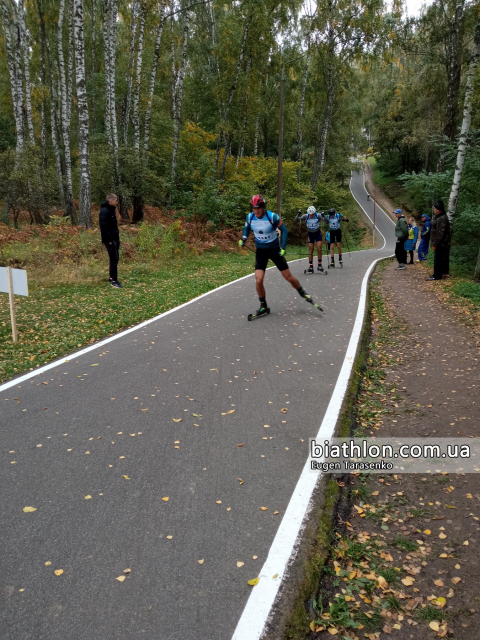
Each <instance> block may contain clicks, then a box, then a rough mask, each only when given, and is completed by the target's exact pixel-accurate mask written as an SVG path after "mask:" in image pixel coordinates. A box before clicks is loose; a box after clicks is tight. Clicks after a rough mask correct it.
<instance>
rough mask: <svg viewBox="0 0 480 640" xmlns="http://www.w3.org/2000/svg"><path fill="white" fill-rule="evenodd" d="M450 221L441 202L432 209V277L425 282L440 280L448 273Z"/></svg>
mask: <svg viewBox="0 0 480 640" xmlns="http://www.w3.org/2000/svg"><path fill="white" fill-rule="evenodd" d="M450 235H451V234H450V221H449V220H448V216H447V214H446V212H445V207H444V205H443V202H442V201H439V202H437V203H436V204H435V205H434V207H433V220H432V232H431V242H430V243H431V246H432V249H433V251H435V257H434V261H433V276H430V278H427V280H441V279H442V278H443V276H444V275H446V274H447V273H448V262H449V257H450V255H449V254H450Z"/></svg>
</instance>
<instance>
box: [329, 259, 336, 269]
mask: <svg viewBox="0 0 480 640" xmlns="http://www.w3.org/2000/svg"><path fill="white" fill-rule="evenodd" d="M328 268H329V269H335V260H332V261H331V262H330V263H329V265H328Z"/></svg>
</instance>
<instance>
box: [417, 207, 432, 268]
mask: <svg viewBox="0 0 480 640" xmlns="http://www.w3.org/2000/svg"><path fill="white" fill-rule="evenodd" d="M422 222H423V228H422V233H421V234H420V244H419V245H418V260H419V262H425V261H426V259H427V254H428V245H429V244H430V232H431V229H432V223H431V220H430V216H427V214H426V213H424V214H423V216H422Z"/></svg>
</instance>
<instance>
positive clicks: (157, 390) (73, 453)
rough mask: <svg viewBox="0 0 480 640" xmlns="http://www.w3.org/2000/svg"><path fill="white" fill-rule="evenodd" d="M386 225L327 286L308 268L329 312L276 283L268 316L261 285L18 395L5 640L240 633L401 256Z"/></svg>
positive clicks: (6, 422)
mask: <svg viewBox="0 0 480 640" xmlns="http://www.w3.org/2000/svg"><path fill="white" fill-rule="evenodd" d="M351 187H352V192H353V193H354V196H355V197H356V199H357V200H358V201H359V202H360V203H361V204H362V206H364V208H365V209H366V211H367V213H368V214H370V209H369V205H371V203H367V202H366V195H365V190H364V188H363V178H362V177H361V176H359V175H358V174H354V176H353V178H352V185H351ZM376 222H377V228H378V229H379V231H381V233H383V234H384V235H385V236H386V237H387V239H388V243H387V244H386V245H385V246H384V247H383V248H382V249H381V250H372V251H363V252H356V253H353V254H352V255H351V257H350V256H348V255H345V257H344V265H345V266H344V268H343V269H340V268H338V267H337V268H336V269H335V270H330V272H329V275H328V276H327V277H325V276H321V275H316V274H315V275H309V276H304V275H303V270H304V269H305V268H306V266H307V265H306V262H307V261H306V260H305V261H296V262H292V264H291V269H292V272H293V273H294V274H295V275H296V276H298V277H299V278H300V280H301V282H302V284H303V285H304V287H305V290H306V291H307V292H309V293H312V295H313V296H314V298H315V299H316V300H317V301H318V302H319V303H320V304H321V306H322V307H323V308H324V313H323V314H322V313H320V312H318V311H317V310H315V309H313V308H312V307H311V306H310V305H308V304H307V303H305V302H304V301H303V300H302V299H301V298H300V297H299V296H298V294H297V293H296V292H295V291H294V290H293V289H291V288H290V287H289V285H288V284H287V283H285V281H284V280H283V278H282V277H281V276H280V274H279V273H278V272H277V271H276V270H275V269H272V270H270V271H268V272H267V276H266V288H267V301H268V304H269V306H270V307H271V309H272V312H271V314H270V315H269V316H268V317H265V318H260V319H259V320H257V321H255V322H247V315H248V313H251V312H252V311H254V309H255V308H256V307H257V306H258V300H257V298H256V294H255V287H254V279H253V276H249V277H247V278H245V279H242V280H240V281H237V282H235V283H232V284H231V285H229V286H226V287H224V288H222V289H220V290H217V291H214V292H212V293H211V294H209V295H207V296H205V297H203V298H201V299H199V300H197V301H195V302H193V303H191V304H189V305H187V306H184V307H182V308H180V309H178V310H176V311H175V312H173V313H171V314H169V315H166V316H164V317H163V318H159V319H158V320H156V321H155V322H152V323H151V324H149V325H148V326H146V327H143V328H141V329H138V330H137V331H133V332H131V333H128V334H126V335H123V336H121V337H120V338H119V339H117V340H114V341H111V342H110V343H108V344H107V345H106V346H105V347H104V348H102V349H101V350H94V351H91V352H89V353H88V354H85V355H82V356H78V357H75V356H74V357H72V358H71V359H70V360H69V362H68V363H62V364H59V365H58V367H56V368H54V369H51V370H50V371H47V372H45V373H43V374H41V375H36V376H35V377H32V378H31V379H30V380H27V381H23V382H21V383H19V384H18V385H16V386H15V387H12V388H10V389H7V390H3V391H0V421H1V424H2V432H1V438H2V449H1V465H0V468H1V487H2V498H3V499H2V503H1V509H2V515H1V522H2V533H1V540H2V542H1V544H2V571H1V582H2V594H3V606H2V618H1V627H0V635H1V637H2V639H3V640H7V639H8V640H27V639H30V638H32V639H33V638H35V640H66V639H69V640H70V639H75V640H77V639H78V640H80V639H82V640H83V639H88V640H100V639H102V640H110V639H112V640H113V639H115V640H124V639H125V640H127V639H128V640H131V639H133V638H137V637H139V638H148V639H161V640H225V639H226V638H229V637H231V635H232V633H233V631H234V629H235V626H236V624H237V621H238V619H239V617H240V616H241V613H242V610H243V608H244V606H245V603H246V601H247V599H248V597H249V595H250V590H251V587H249V586H248V584H247V581H248V580H249V579H251V578H254V577H255V576H256V575H257V574H258V573H259V570H260V568H261V566H262V563H263V561H264V560H265V558H266V556H267V554H268V551H269V548H270V546H271V543H272V540H273V538H274V536H275V533H276V531H277V528H278V526H279V524H280V521H281V519H282V514H283V513H284V512H285V509H286V507H287V505H288V502H289V500H290V496H291V494H292V491H293V489H294V487H295V483H296V481H297V478H298V476H299V474H300V472H301V470H302V467H303V465H304V463H305V460H306V457H307V455H308V439H309V437H312V436H314V435H315V434H316V432H317V430H318V424H319V423H320V422H321V419H322V416H323V413H324V411H325V409H326V406H327V404H328V402H329V400H330V396H331V392H332V389H333V387H334V386H335V381H336V377H337V375H338V372H339V370H340V367H341V365H342V362H343V358H344V355H345V351H346V347H347V344H348V340H349V337H350V333H351V329H352V325H353V320H354V318H355V314H356V309H357V304H358V297H359V291H360V285H361V283H362V279H363V277H364V274H365V272H366V270H367V268H368V267H369V265H370V264H371V263H372V261H373V260H375V259H377V258H379V257H381V256H383V255H390V254H391V253H392V242H391V240H392V237H393V224H392V223H391V221H389V219H387V217H386V216H385V215H384V214H382V212H381V211H378V209H377V216H376ZM345 226H346V225H345ZM252 261H253V256H252ZM119 295H121V292H119ZM266 425H268V426H266ZM240 479H241V481H240ZM24 507H34V508H35V509H36V511H33V512H27V513H25V512H24V511H23V509H24ZM262 507H267V510H262ZM275 512H278V514H277V513H275ZM254 557H255V559H254ZM199 561H201V563H200V562H199ZM239 563H243V564H242V565H241V566H239ZM127 569H128V570H129V572H128V573H124V571H125V570H127ZM59 570H63V573H62V574H61V575H56V574H55V571H57V572H58V571H59ZM118 577H122V578H123V577H125V579H124V580H123V582H121V581H119V580H117V578H118Z"/></svg>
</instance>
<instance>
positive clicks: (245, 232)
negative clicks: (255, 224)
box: [242, 214, 252, 240]
mask: <svg viewBox="0 0 480 640" xmlns="http://www.w3.org/2000/svg"><path fill="white" fill-rule="evenodd" d="M251 230H252V228H251V226H250V214H248V216H247V219H246V220H245V226H244V227H243V234H242V237H243V238H244V239H245V240H246V239H247V238H248V235H249V233H250V231H251Z"/></svg>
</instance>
